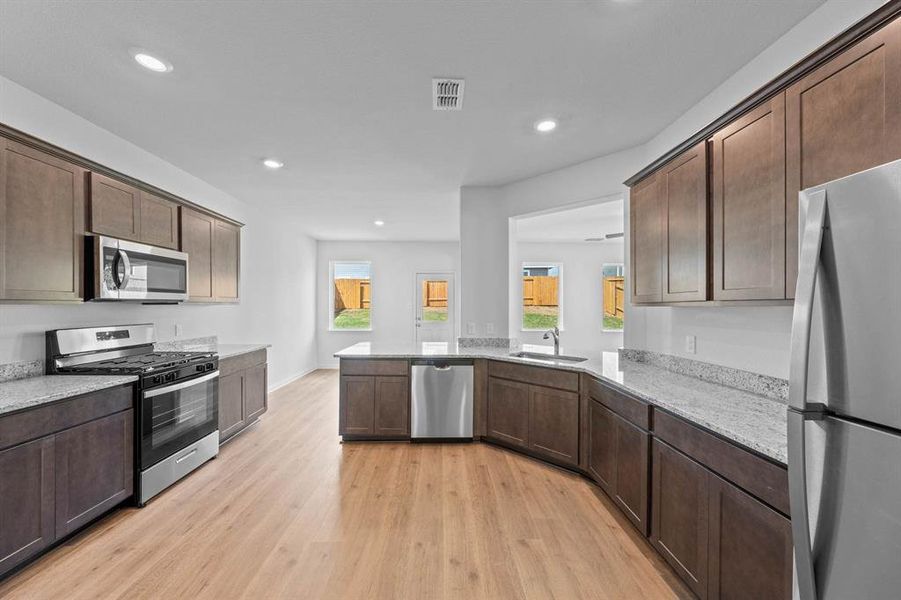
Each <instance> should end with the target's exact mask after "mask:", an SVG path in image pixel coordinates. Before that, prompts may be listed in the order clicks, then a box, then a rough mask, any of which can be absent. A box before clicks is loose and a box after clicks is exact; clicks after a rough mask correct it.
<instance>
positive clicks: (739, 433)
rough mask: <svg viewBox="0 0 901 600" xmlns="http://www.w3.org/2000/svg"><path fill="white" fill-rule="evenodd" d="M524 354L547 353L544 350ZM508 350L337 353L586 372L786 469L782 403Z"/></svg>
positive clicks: (597, 361)
mask: <svg viewBox="0 0 901 600" xmlns="http://www.w3.org/2000/svg"><path fill="white" fill-rule="evenodd" d="M523 350H528V351H547V350H548V347H546V346H539V347H535V346H529V345H525V346H523ZM510 352H511V351H510V349H508V348H496V347H457V346H456V345H454V344H447V343H424V344H422V345H421V346H419V347H416V346H414V345H413V344H406V345H404V344H399V345H398V344H390V345H381V344H377V343H376V344H373V343H370V342H361V343H359V344H355V345H353V346H350V347H349V348H345V349H344V350H341V351H340V352H337V353H335V356H336V357H339V358H404V359H411V358H429V357H431V358H442V357H443V358H491V359H494V360H502V361H506V362H513V363H520V364H528V365H535V366H546V367H553V368H556V369H565V370H568V371H576V372H580V373H587V374H589V375H592V376H594V377H597V378H598V379H601V380H603V381H606V382H608V383H610V384H613V385H614V386H616V387H619V388H620V389H622V390H624V391H626V392H628V393H630V394H633V395H634V396H637V397H639V398H641V399H643V400H645V401H647V402H649V403H651V404H653V405H655V406H658V407H660V408H662V409H664V410H666V411H668V412H671V413H673V414H675V415H678V416H680V417H683V418H685V419H687V420H689V421H691V422H692V423H696V424H698V425H700V426H701V427H704V428H706V429H709V430H710V431H713V432H715V433H718V434H720V435H722V436H723V437H725V438H727V439H729V440H732V441H733V442H736V443H738V444H740V445H742V446H745V447H747V448H750V449H751V450H754V451H756V452H758V453H760V454H762V455H764V456H767V457H769V458H771V459H773V460H775V461H777V462H780V463H782V464H786V463H787V461H788V456H787V448H786V446H787V432H786V410H787V406H786V404H785V403H784V402H780V401H778V400H774V399H771V398H767V397H764V396H759V395H757V394H752V393H750V392H745V391H742V390H738V389H735V388H731V387H727V386H724V385H719V384H716V383H710V382H707V381H702V380H700V379H696V378H694V377H689V376H687V375H680V374H678V373H673V372H672V371H667V370H666V369H663V368H660V367H656V366H653V365H650V364H647V363H639V362H633V361H629V360H621V359H620V357H619V353H617V352H602V353H600V354H598V353H597V352H593V353H584V352H583V353H580V352H578V351H575V350H572V349H566V348H562V347H561V349H560V353H561V354H569V355H573V356H587V357H588V360H586V361H584V362H579V363H572V362H566V361H560V360H554V359H553V357H552V356H549V357H548V359H547V360H544V359H541V360H539V359H530V358H518V357H513V356H510Z"/></svg>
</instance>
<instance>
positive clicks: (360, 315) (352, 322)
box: [335, 308, 372, 329]
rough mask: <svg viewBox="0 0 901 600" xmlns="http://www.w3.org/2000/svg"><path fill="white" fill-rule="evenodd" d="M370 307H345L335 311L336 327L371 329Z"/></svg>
mask: <svg viewBox="0 0 901 600" xmlns="http://www.w3.org/2000/svg"><path fill="white" fill-rule="evenodd" d="M369 311H370V309H368V308H345V309H344V310H342V311H340V312H337V313H335V329H369V327H370V326H371V323H372V321H370V320H369Z"/></svg>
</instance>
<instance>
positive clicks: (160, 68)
mask: <svg viewBox="0 0 901 600" xmlns="http://www.w3.org/2000/svg"><path fill="white" fill-rule="evenodd" d="M134 58H135V61H136V62H137V63H138V64H139V65H141V66H142V67H144V68H145V69H149V70H151V71H153V72H154V73H168V72H169V71H171V70H172V65H171V64H170V63H168V62H166V61H165V60H163V59H161V58H157V57H156V56H152V55H150V54H147V53H146V52H142V51H140V50H138V51H135V52H134Z"/></svg>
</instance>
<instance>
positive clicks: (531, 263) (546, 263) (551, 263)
mask: <svg viewBox="0 0 901 600" xmlns="http://www.w3.org/2000/svg"><path fill="white" fill-rule="evenodd" d="M527 267H553V268H556V269H557V329H559V330H560V331H564V328H563V263H562V262H559V261H555V260H527V261H523V262H522V264H521V265H520V267H519V272H518V277H519V328H520V329H519V330H520V331H521V332H523V333H526V332H530V331H531V332H535V331H547V329H542V328H535V329H532V328H527V327H526V326H525V320H526V310H525V308H526V307H525V305H524V304H523V303H522V302H523V298H522V293H523V289H522V278H523V277H525V275H523V271H524V270H525V269H526V268H527Z"/></svg>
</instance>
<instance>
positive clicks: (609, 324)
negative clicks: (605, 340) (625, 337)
mask: <svg viewBox="0 0 901 600" xmlns="http://www.w3.org/2000/svg"><path fill="white" fill-rule="evenodd" d="M622 328H623V319H622V317H611V316H609V315H604V329H622Z"/></svg>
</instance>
